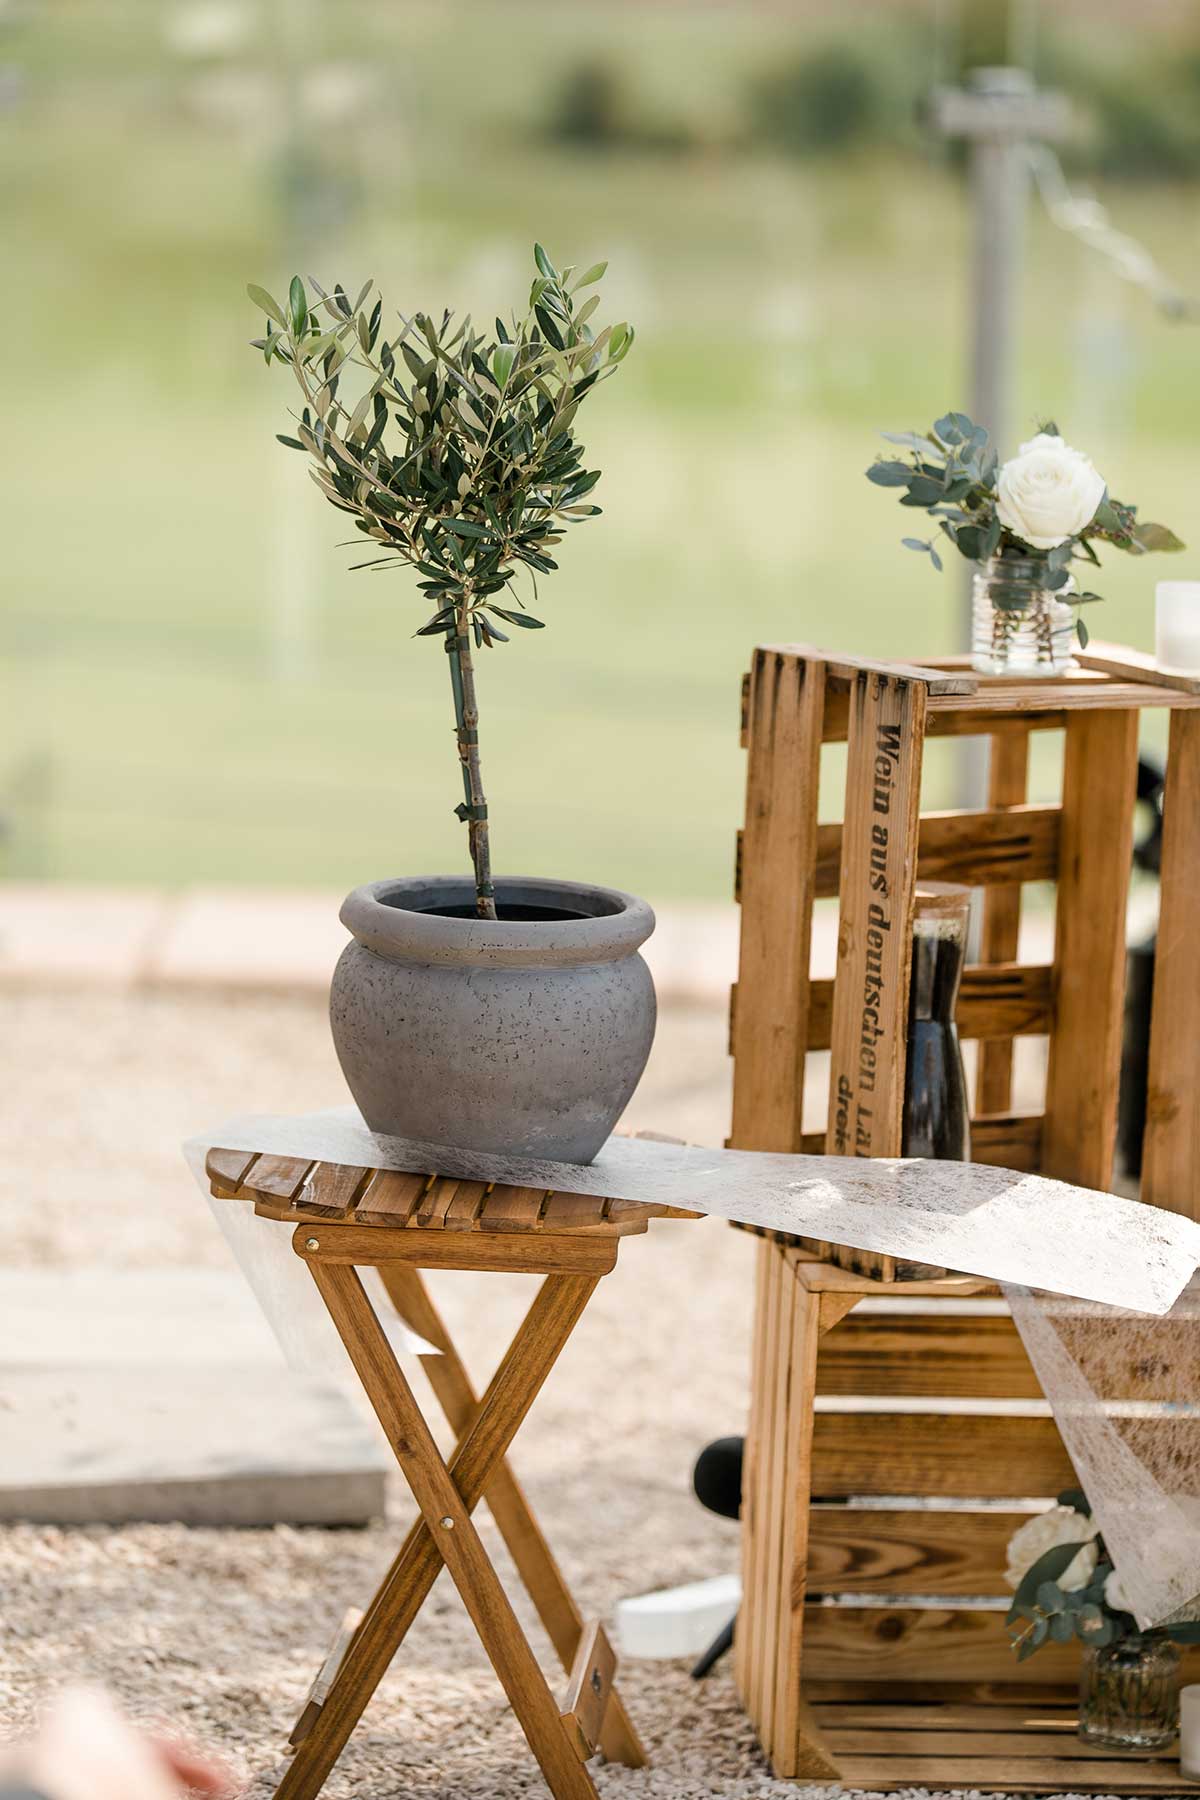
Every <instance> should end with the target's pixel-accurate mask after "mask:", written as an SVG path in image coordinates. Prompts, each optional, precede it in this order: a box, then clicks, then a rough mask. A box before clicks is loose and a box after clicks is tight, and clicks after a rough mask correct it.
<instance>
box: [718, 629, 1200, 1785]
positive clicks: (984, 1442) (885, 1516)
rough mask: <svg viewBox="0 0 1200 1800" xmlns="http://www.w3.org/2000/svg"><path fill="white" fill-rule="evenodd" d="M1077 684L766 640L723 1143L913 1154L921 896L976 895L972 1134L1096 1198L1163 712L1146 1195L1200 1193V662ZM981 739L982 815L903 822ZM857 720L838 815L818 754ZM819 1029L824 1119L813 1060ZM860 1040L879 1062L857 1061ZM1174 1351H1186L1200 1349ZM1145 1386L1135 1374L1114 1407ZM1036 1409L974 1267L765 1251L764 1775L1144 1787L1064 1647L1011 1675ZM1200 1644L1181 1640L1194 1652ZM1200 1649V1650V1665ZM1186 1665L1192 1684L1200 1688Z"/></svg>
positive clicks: (1091, 663) (758, 1372) (862, 1053)
mask: <svg viewBox="0 0 1200 1800" xmlns="http://www.w3.org/2000/svg"><path fill="white" fill-rule="evenodd" d="M1082 660H1083V663H1084V667H1083V668H1082V669H1081V670H1080V671H1079V672H1078V673H1075V674H1072V675H1070V676H1067V677H1064V678H1062V679H1061V680H1053V681H1046V682H1020V681H1006V680H991V679H986V680H985V679H981V678H978V677H975V676H972V675H971V674H970V673H969V672H968V671H967V670H966V669H965V667H964V666H963V663H962V661H961V659H959V660H958V661H957V662H954V661H948V662H946V663H938V664H936V665H924V666H920V667H918V666H913V665H905V664H882V663H868V662H864V661H863V660H861V659H854V658H847V657H840V656H833V655H830V654H827V653H825V652H821V651H815V650H809V649H807V648H803V647H786V646H785V647H775V646H768V647H765V648H762V649H760V650H759V651H758V652H757V653H756V655H755V660H754V666H753V669H752V671H751V674H750V676H749V678H748V680H747V683H746V688H745V694H744V703H743V739H744V742H745V743H746V746H747V748H748V751H749V768H748V779H747V804H746V822H745V829H744V832H743V834H742V836H741V839H740V841H739V855H738V870H739V874H738V890H739V898H740V900H741V904H742V938H741V957H740V964H739V975H738V985H737V989H736V990H735V996H734V1007H733V1010H732V1019H731V1048H732V1051H733V1055H734V1107H733V1131H732V1135H731V1138H730V1142H731V1143H733V1144H735V1145H737V1146H739V1147H741V1148H747V1149H749V1148H756V1149H777V1150H797V1149H805V1150H810V1151H813V1150H816V1151H820V1150H822V1149H825V1148H828V1149H829V1150H830V1151H836V1152H838V1153H840V1154H850V1155H853V1154H859V1155H896V1154H898V1153H899V1150H900V1129H901V1108H902V1101H903V1092H904V1047H905V1036H906V1024H907V1005H908V994H907V988H908V963H909V952H910V941H911V918H912V907H913V892H914V887H915V884H916V881H917V879H918V877H925V878H927V879H933V878H937V879H942V880H953V881H962V882H965V883H966V884H968V885H970V886H975V887H980V888H982V889H984V892H985V897H984V906H983V920H982V930H981V950H980V959H979V961H978V962H977V963H975V964H973V965H972V966H970V967H968V969H967V970H966V972H965V975H964V979H963V988H962V996H961V1001H960V1006H959V1014H958V1020H959V1027H960V1031H961V1032H962V1034H963V1036H964V1037H971V1038H976V1039H978V1040H979V1043H980V1055H979V1067H978V1075H977V1087H976V1094H975V1106H974V1118H973V1121H972V1144H973V1149H972V1154H973V1156H974V1157H975V1158H976V1159H977V1160H979V1161H981V1162H989V1163H995V1164H998V1165H1001V1166H1005V1167H1009V1168H1015V1169H1019V1170H1043V1171H1045V1172H1046V1173H1048V1174H1053V1175H1057V1176H1061V1177H1063V1178H1064V1179H1068V1180H1071V1181H1074V1182H1077V1183H1080V1184H1081V1185H1086V1186H1093V1187H1097V1188H1107V1187H1108V1186H1109V1185H1110V1182H1111V1176H1112V1157H1113V1146H1114V1140H1115V1129H1116V1098H1117V1080H1118V1071H1119V1057H1120V1036H1121V1016H1122V1007H1123V990H1124V966H1125V904H1126V894H1127V887H1128V876H1129V864H1130V848H1131V842H1130V840H1131V832H1132V814H1133V800H1134V783H1135V771H1136V754H1137V724H1138V714H1139V711H1140V709H1141V708H1142V707H1143V706H1163V707H1168V708H1170V709H1172V719H1171V731H1170V751H1169V761H1168V771H1167V788H1166V800H1165V835H1164V844H1163V894H1162V914H1161V925H1160V937H1159V957H1158V967H1157V972H1156V985H1155V995H1154V1010H1153V1027H1152V1039H1151V1060H1150V1104H1149V1109H1148V1110H1149V1119H1148V1125H1147V1136H1146V1146H1145V1158H1144V1174H1143V1188H1142V1196H1143V1198H1144V1199H1147V1200H1150V1201H1153V1202H1154V1203H1155V1204H1157V1205H1161V1206H1168V1207H1171V1208H1173V1209H1174V1210H1176V1211H1180V1212H1184V1213H1187V1214H1189V1215H1190V1216H1192V1217H1197V1216H1200V1082H1197V1081H1196V1079H1195V1076H1194V1074H1193V1067H1192V1062H1193V1055H1194V1052H1193V1051H1192V1048H1191V1042H1190V1039H1189V1031H1188V1025H1189V1021H1190V1020H1191V1019H1193V1018H1194V1017H1195V1016H1197V1013H1198V1010H1200V934H1195V933H1189V932H1188V931H1187V930H1186V929H1185V928H1184V926H1183V911H1184V908H1185V907H1186V906H1187V905H1188V903H1189V899H1190V896H1191V894H1192V892H1194V891H1195V887H1196V882H1197V877H1198V876H1200V800H1198V799H1197V796H1200V683H1197V682H1193V681H1190V680H1186V679H1184V678H1172V677H1168V676H1165V675H1162V674H1161V673H1160V672H1158V671H1156V670H1154V669H1152V668H1150V667H1148V666H1147V664H1146V662H1145V660H1144V659H1141V658H1139V657H1137V656H1136V654H1135V653H1134V652H1131V651H1123V650H1108V649H1103V650H1098V651H1097V652H1096V653H1095V654H1093V655H1091V656H1089V657H1086V658H1084V659H1082ZM1049 728H1056V729H1059V730H1062V731H1063V732H1064V733H1065V744H1066V748H1065V755H1064V771H1063V789H1062V796H1061V802H1060V804H1058V805H1056V806H1042V805H1037V806H1031V805H1030V804H1028V802H1027V798H1026V781H1027V771H1028V755H1029V733H1030V732H1031V731H1034V730H1043V729H1049ZM972 734H975V735H979V734H983V735H986V736H987V737H988V739H989V740H990V768H989V792H988V805H987V807H986V808H984V809H982V810H980V811H976V812H956V813H937V814H926V815H924V816H922V815H921V813H920V778H921V763H922V756H923V751H924V745H925V741H926V739H927V738H929V737H935V736H944V735H952V736H966V735H972ZM839 741H845V742H846V743H847V753H846V803H845V807H844V810H843V817H842V819H841V820H840V821H835V822H831V823H822V822H821V821H820V820H819V818H818V810H817V809H818V794H819V777H820V763H821V750H822V746H823V745H825V744H829V743H833V742H839ZM1035 880H1036V881H1047V880H1052V881H1055V882H1056V883H1057V892H1058V909H1057V921H1056V934H1055V947H1054V955H1053V959H1052V961H1051V962H1050V963H1048V964H1046V965H1045V966H1024V965H1022V964H1021V963H1020V962H1019V961H1018V957H1017V932H1018V926H1019V920H1020V894H1021V884H1022V883H1024V882H1026V881H1035ZM835 896H836V897H837V899H838V902H839V934H838V959H837V972H836V975H835V977H834V978H833V979H832V980H812V979H810V975H809V959H810V953H811V926H812V908H813V903H814V901H815V900H816V899H819V898H827V897H835ZM1035 1034H1039V1035H1044V1036H1045V1037H1046V1038H1047V1039H1048V1040H1049V1059H1048V1076H1047V1089H1046V1100H1045V1105H1044V1108H1043V1109H1042V1110H1041V1111H1040V1112H1038V1113H1037V1114H1036V1115H1033V1116H1022V1115H1020V1114H1018V1113H1016V1112H1014V1111H1013V1109H1012V1047H1013V1041H1014V1039H1015V1038H1017V1037H1020V1036H1024V1035H1035ZM826 1049H827V1050H829V1052H830V1071H829V1101H828V1115H827V1125H826V1130H825V1131H823V1132H819V1133H815V1134H805V1133H804V1131H803V1122H802V1108H803V1098H804V1073H805V1062H806V1058H807V1055H808V1053H809V1052H810V1051H818V1050H826ZM866 1052H869V1054H866ZM1179 1354H1180V1355H1181V1356H1183V1355H1190V1356H1192V1357H1193V1358H1195V1356H1196V1351H1195V1349H1194V1348H1193V1347H1192V1345H1191V1342H1190V1339H1187V1338H1185V1339H1184V1340H1182V1341H1181V1344H1180V1347H1179ZM1153 1384H1154V1376H1153V1374H1152V1373H1148V1372H1147V1371H1145V1370H1138V1369H1131V1371H1130V1378H1129V1388H1130V1392H1129V1397H1130V1398H1138V1399H1141V1398H1153V1397H1154V1396H1153V1393H1152V1392H1151V1390H1152V1387H1153ZM1073 1481H1074V1476H1073V1472H1072V1470H1071V1465H1070V1461H1069V1458H1068V1457H1067V1455H1066V1452H1065V1449H1064V1447H1063V1444H1062V1442H1061V1439H1060V1438H1059V1435H1058V1431H1057V1428H1056V1426H1055V1424H1054V1421H1053V1418H1052V1417H1051V1416H1050V1413H1049V1407H1048V1406H1047V1404H1046V1402H1045V1400H1044V1398H1043V1397H1042V1395H1041V1393H1040V1390H1039V1388H1038V1385H1037V1381H1036V1378H1035V1376H1034V1374H1033V1370H1032V1368H1031V1367H1030V1365H1029V1363H1028V1359H1027V1358H1026V1357H1025V1354H1024V1351H1023V1349H1022V1347H1021V1344H1020V1340H1019V1338H1018V1336H1017V1334H1016V1331H1015V1328H1014V1326H1013V1324H1012V1321H1011V1319H1010V1318H1009V1317H1008V1315H1007V1310H1006V1308H1005V1307H1004V1304H1003V1301H1002V1300H1001V1299H1000V1297H999V1295H998V1294H997V1293H996V1291H995V1290H994V1289H990V1288H989V1287H988V1286H987V1284H986V1283H981V1282H978V1281H973V1280H969V1279H967V1278H964V1277H954V1276H950V1275H947V1274H946V1272H945V1271H939V1270H933V1269H929V1268H926V1267H921V1266H915V1265H910V1264H903V1263H901V1264H897V1262H896V1261H895V1259H893V1258H890V1257H883V1256H876V1255H873V1254H871V1255H869V1254H866V1253H863V1252H858V1251H853V1250H848V1249H846V1248H844V1247H841V1246H836V1245H827V1244H819V1243H814V1242H810V1241H807V1240H796V1241H787V1240H778V1239H766V1240H764V1242H763V1244H762V1246H761V1248H760V1251H759V1263H758V1291H757V1300H756V1323H755V1337H754V1351H753V1374H752V1403H751V1419H750V1427H749V1434H748V1440H747V1463H746V1474H745V1482H744V1490H743V1546H744V1549H743V1558H744V1569H743V1574H744V1585H745V1599H744V1602H743V1608H742V1613H741V1617H740V1619H739V1627H738V1636H737V1643H736V1651H735V1661H736V1671H737V1680H738V1685H739V1690H740V1692H741V1695H742V1699H743V1701H744V1703H745V1705H746V1707H747V1710H748V1711H749V1713H750V1716H751V1718H752V1719H753V1721H754V1723H755V1726H756V1728H757V1730H758V1733H759V1736H760V1739H761V1741H762V1744H763V1746H764V1749H765V1750H766V1752H767V1754H768V1756H769V1757H770V1759H771V1762H772V1765H773V1767H774V1768H775V1770H776V1772H777V1773H778V1774H781V1775H791V1776H796V1777H798V1778H805V1779H810V1780H818V1781H832V1780H844V1781H846V1782H847V1783H850V1784H852V1785H856V1786H863V1787H870V1788H874V1789H890V1788H902V1787H906V1786H912V1785H929V1786H933V1787H937V1788H953V1787H971V1788H982V1789H991V1790H994V1791H1030V1792H1038V1791H1041V1792H1053V1791H1056V1790H1066V1789H1070V1790H1074V1791H1082V1792H1108V1793H1113V1792H1129V1793H1134V1792H1142V1791H1162V1790H1165V1789H1169V1788H1172V1787H1186V1786H1188V1785H1189V1784H1187V1783H1185V1782H1183V1781H1182V1779H1181V1777H1180V1776H1179V1774H1178V1768H1177V1766H1176V1764H1175V1762H1174V1761H1173V1760H1172V1759H1163V1758H1158V1759H1145V1758H1126V1757H1112V1756H1105V1757H1096V1756H1094V1755H1092V1754H1090V1753H1086V1752H1085V1750H1084V1747H1083V1746H1082V1745H1081V1744H1080V1743H1079V1741H1078V1739H1077V1738H1076V1737H1075V1735H1074V1714H1073V1711H1072V1704H1071V1699H1072V1690H1073V1684H1074V1681H1075V1679H1076V1664H1077V1654H1078V1653H1077V1650H1076V1649H1075V1648H1074V1647H1072V1646H1048V1647H1047V1648H1046V1649H1045V1650H1043V1651H1042V1652H1040V1653H1039V1655H1038V1657H1037V1658H1036V1659H1034V1661H1033V1662H1031V1663H1026V1664H1022V1665H1018V1664H1017V1663H1016V1661H1015V1658H1014V1657H1013V1655H1012V1652H1011V1650H1010V1649H1009V1645H1008V1639H1007V1635H1006V1633H1005V1631H1004V1627H1003V1620H1004V1612H1005V1610H1006V1607H1007V1600H1008V1595H1007V1589H1006V1587H1005V1584H1004V1581H1003V1569H1004V1560H1005V1558H1004V1550H1005V1546H1006V1544H1007V1541H1008V1538H1009V1536H1010V1535H1011V1533H1012V1531H1013V1529H1014V1528H1015V1526H1016V1525H1017V1524H1018V1523H1019V1522H1020V1520H1021V1518H1022V1517H1023V1516H1027V1515H1028V1513H1029V1512H1030V1511H1031V1510H1034V1509H1036V1507H1037V1506H1039V1505H1041V1504H1044V1503H1045V1501H1047V1500H1048V1499H1051V1498H1052V1497H1053V1496H1054V1494H1055V1493H1056V1492H1057V1491H1058V1490H1059V1489H1060V1488H1062V1487H1065V1486H1068V1485H1072V1484H1073ZM1191 1660H1192V1661H1193V1662H1196V1659H1195V1658H1194V1657H1193V1658H1192V1659H1191ZM1197 1667H1198V1669H1200V1664H1198V1665H1197ZM1192 1678H1193V1679H1195V1676H1193V1677H1192Z"/></svg>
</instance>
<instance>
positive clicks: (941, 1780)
mask: <svg viewBox="0 0 1200 1800" xmlns="http://www.w3.org/2000/svg"><path fill="white" fill-rule="evenodd" d="M839 1766H840V1768H841V1771H842V1780H843V1782H844V1783H845V1784H846V1786H848V1787H853V1788H862V1789H868V1790H876V1791H880V1792H882V1791H892V1792H894V1791H895V1790H896V1789H897V1788H931V1789H933V1790H935V1791H937V1790H939V1789H945V1788H953V1787H962V1788H979V1787H980V1786H983V1785H986V1786H987V1787H989V1788H990V1789H992V1790H993V1791H994V1792H996V1793H1004V1794H1063V1793H1080V1792H1083V1793H1089V1794H1164V1793H1180V1794H1195V1792H1196V1784H1195V1783H1194V1782H1189V1781H1185V1780H1184V1779H1183V1777H1182V1776H1181V1775H1180V1773H1179V1769H1178V1766H1177V1765H1176V1764H1174V1763H1169V1762H1167V1761H1165V1760H1156V1761H1147V1762H1118V1761H1117V1760H1116V1759H1113V1760H1111V1761H1108V1762H1104V1761H1101V1760H1099V1759H1098V1760H1097V1761H1095V1762H1094V1763H1087V1762H1072V1761H1069V1760H1067V1759H1062V1760H1059V1759H1058V1758H1055V1757H1049V1756H1045V1757H1041V1756H1039V1757H1029V1758H1025V1757H1023V1756H1021V1754H1020V1752H1019V1750H1016V1749H1014V1752H1013V1755H1012V1757H1011V1758H994V1759H987V1760H985V1759H980V1760H975V1759H974V1758H972V1757H971V1756H970V1755H966V1756H903V1755H898V1754H897V1755H889V1756H848V1757H845V1758H844V1759H843V1760H842V1762H841V1763H840V1765H839Z"/></svg>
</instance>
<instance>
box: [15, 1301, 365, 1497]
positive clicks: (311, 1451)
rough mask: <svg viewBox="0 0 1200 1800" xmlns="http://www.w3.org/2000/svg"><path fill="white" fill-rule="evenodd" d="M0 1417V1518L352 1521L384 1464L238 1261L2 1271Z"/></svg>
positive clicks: (340, 1392)
mask: <svg viewBox="0 0 1200 1800" xmlns="http://www.w3.org/2000/svg"><path fill="white" fill-rule="evenodd" d="M0 1415H2V1417H3V1421H4V1423H3V1429H2V1430H0V1519H4V1520H12V1519H30V1520H34V1521H36V1522H39V1523H44V1524H64V1525H76V1524H119V1523H128V1522H132V1521H135V1520H143V1521H155V1522H162V1521H166V1520H180V1521H182V1522H184V1523H186V1524H192V1525H201V1524H203V1525H272V1524H278V1523H289V1524H306V1525H361V1524H366V1523H367V1522H368V1521H369V1520H370V1519H372V1518H378V1517H379V1516H380V1515H381V1514H382V1512H383V1510H384V1503H385V1495H386V1477H387V1475H388V1472H389V1471H390V1469H391V1468H392V1466H393V1465H392V1460H391V1457H390V1454H389V1452H388V1451H387V1449H386V1446H385V1445H384V1444H383V1442H382V1439H381V1436H380V1434H379V1432H378V1429H377V1427H376V1426H375V1424H374V1422H373V1421H372V1420H371V1419H370V1418H369V1417H368V1416H367V1413H366V1409H365V1405H364V1406H363V1407H361V1408H360V1406H359V1405H358V1404H357V1402H356V1400H355V1399H354V1397H353V1396H352V1394H351V1393H350V1392H349V1391H348V1390H347V1389H346V1388H345V1387H342V1386H339V1385H337V1384H336V1383H335V1382H332V1381H330V1382H323V1381H314V1380H311V1379H302V1378H300V1377H298V1376H296V1375H295V1374H293V1373H292V1371H291V1370H290V1369H288V1367H287V1366H286V1364H285V1363H284V1360H283V1354H282V1352H281V1350H280V1349H279V1346H278V1344H277V1342H276V1340H275V1337H274V1335H273V1333H272V1332H271V1330H270V1328H269V1326H268V1325H267V1323H266V1320H265V1319H264V1318H263V1316H262V1314H261V1313H260V1311H259V1309H258V1306H257V1303H256V1302H255V1300H254V1298H253V1295H252V1294H251V1293H250V1290H249V1289H248V1288H247V1286H246V1284H245V1282H244V1281H243V1279H242V1276H241V1275H240V1273H238V1272H237V1271H236V1270H223V1269H179V1268H162V1269H102V1268H101V1269H96V1268H90V1269H24V1270H12V1269H9V1270H4V1271H2V1272H0Z"/></svg>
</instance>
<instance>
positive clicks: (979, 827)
mask: <svg viewBox="0 0 1200 1800" xmlns="http://www.w3.org/2000/svg"><path fill="white" fill-rule="evenodd" d="M1012 741H1013V743H1014V746H1015V747H1017V748H1019V749H1027V747H1028V739H1024V738H1022V739H1014V740H1012ZM1060 818H1061V809H1060V808H1059V807H1057V806H1012V807H1009V808H1008V809H1007V810H1003V811H1001V810H999V809H997V808H994V807H993V808H992V809H991V810H988V811H983V812H945V813H924V814H923V815H922V817H921V820H920V823H919V826H918V836H917V875H918V878H919V879H920V880H923V881H961V882H965V883H966V885H967V886H968V887H991V886H997V887H1000V888H1001V890H1002V891H1003V892H1005V893H1006V892H1007V884H1010V883H1014V882H1022V881H1052V880H1053V879H1054V877H1055V875H1056V874H1057V873H1058V830H1059V820H1060ZM841 860H842V826H841V825H840V824H837V823H834V824H829V825H819V826H818V827H817V886H816V897H817V899H818V900H828V899H831V898H833V897H835V896H836V894H837V891H838V877H839V874H840V872H841ZM1015 955H1016V943H1015V942H1014V943H1013V947H1012V949H1011V950H1010V951H1009V953H1008V956H1007V957H1000V956H992V957H988V958H987V959H986V960H987V961H990V962H999V961H1008V960H1011V958H1012V957H1014V956H1015ZM996 1110H997V1111H999V1110H1000V1109H999V1108H997V1109H996Z"/></svg>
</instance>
